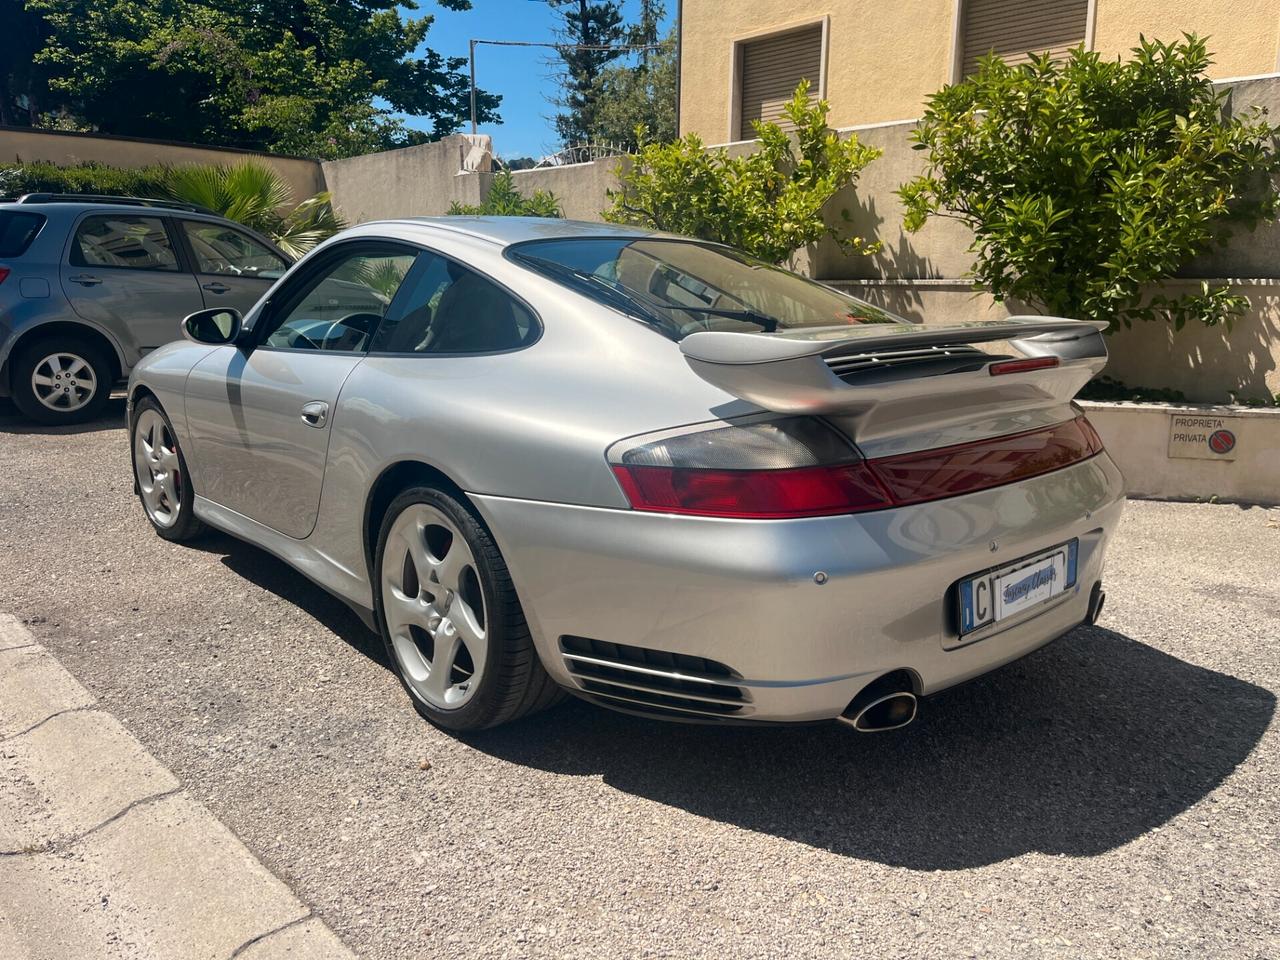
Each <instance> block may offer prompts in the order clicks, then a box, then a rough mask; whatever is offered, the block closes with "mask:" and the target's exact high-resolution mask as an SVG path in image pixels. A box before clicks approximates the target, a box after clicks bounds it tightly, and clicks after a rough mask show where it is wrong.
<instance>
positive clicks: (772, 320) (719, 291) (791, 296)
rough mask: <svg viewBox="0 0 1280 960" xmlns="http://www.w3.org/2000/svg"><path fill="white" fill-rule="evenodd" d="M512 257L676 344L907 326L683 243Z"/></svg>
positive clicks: (608, 241)
mask: <svg viewBox="0 0 1280 960" xmlns="http://www.w3.org/2000/svg"><path fill="white" fill-rule="evenodd" d="M510 256H511V257H512V259H514V260H516V261H517V262H519V263H522V264H524V265H526V266H528V267H530V268H532V269H534V270H537V271H538V272H540V273H543V274H545V275H546V276H549V277H551V278H552V279H554V280H558V281H559V282H561V283H564V284H565V285H566V286H570V287H573V288H574V289H576V290H578V291H579V292H581V293H585V294H587V295H588V296H591V297H594V298H595V299H597V300H600V301H601V302H602V303H606V304H608V305H609V306H611V307H615V308H617V309H620V310H622V311H623V312H626V313H631V314H632V315H634V316H636V317H637V318H638V319H640V320H643V321H644V322H645V323H648V324H649V325H650V326H652V327H654V328H655V329H657V330H659V331H660V332H661V333H663V334H665V335H666V336H669V337H670V338H671V339H673V340H680V339H682V338H684V337H686V336H688V335H689V334H691V333H696V332H698V331H701V330H730V331H736V332H748V333H751V332H760V333H776V332H781V331H785V330H793V329H797V328H804V327H832V326H847V325H849V324H862V323H905V322H906V321H904V320H902V318H900V317H896V316H894V315H893V314H891V313H887V312H886V311H884V310H881V309H880V308H879V307H875V306H872V305H871V304H869V303H866V302H864V301H862V300H858V299H857V298H855V297H850V296H846V295H845V294H842V293H837V292H836V291H835V290H832V289H831V288H829V287H824V286H823V285H821V284H819V283H814V282H813V281H812V280H806V279H805V278H804V277H801V276H799V275H798V274H794V273H792V272H790V271H789V270H783V269H782V268H780V267H775V266H772V265H771V264H768V263H765V262H763V261H761V260H756V259H754V258H752V257H748V256H747V255H745V254H742V253H738V252H737V251H736V250H733V249H731V248H729V247H722V246H719V245H713V244H708V243H699V242H696V241H686V240H661V239H659V240H655V239H648V238H641V239H636V238H631V237H582V238H580V239H571V240H533V241H530V242H528V243H522V244H518V245H516V246H514V247H512V249H511V252H510Z"/></svg>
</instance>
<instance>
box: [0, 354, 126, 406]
mask: <svg viewBox="0 0 1280 960" xmlns="http://www.w3.org/2000/svg"><path fill="white" fill-rule="evenodd" d="M11 369H12V371H13V372H12V377H11V380H10V383H11V384H12V387H13V400H14V402H15V403H16V404H17V405H18V408H19V409H20V410H22V412H23V413H25V414H26V415H27V416H28V417H30V418H31V419H33V420H38V421H39V422H41V423H48V424H61V423H81V422H83V421H85V420H91V419H93V418H94V417H96V416H98V415H99V413H101V411H102V408H103V407H104V406H105V405H106V402H107V400H108V399H109V398H110V396H111V386H112V378H113V376H114V373H115V371H114V369H113V368H112V366H111V362H110V361H109V359H108V358H107V356H106V354H105V353H103V351H102V349H100V347H99V346H98V345H97V344H95V343H92V342H90V341H89V340H88V339H86V338H84V337H76V336H73V335H70V334H58V335H54V336H49V337H43V338H41V339H40V340H37V341H36V342H35V343H31V344H27V345H25V346H23V347H22V348H21V349H19V350H18V351H17V353H16V355H15V357H14V360H13V365H12V368H11Z"/></svg>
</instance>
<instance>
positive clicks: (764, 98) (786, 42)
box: [738, 24, 822, 140]
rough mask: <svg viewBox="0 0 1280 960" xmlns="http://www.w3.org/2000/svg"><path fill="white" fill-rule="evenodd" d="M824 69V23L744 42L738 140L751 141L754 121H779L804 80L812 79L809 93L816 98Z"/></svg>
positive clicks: (753, 136)
mask: <svg viewBox="0 0 1280 960" xmlns="http://www.w3.org/2000/svg"><path fill="white" fill-rule="evenodd" d="M821 70H822V25H821V24H814V25H813V26H812V27H805V28H804V29H802V30H793V31H791V32H790V33H783V34H779V35H777V36H772V37H763V38H762V39H760V40H751V41H749V42H747V43H744V44H742V74H741V77H742V84H741V90H742V100H741V103H740V105H739V106H740V112H739V114H738V115H739V117H740V118H741V119H740V121H739V124H738V139H740V140H752V139H754V138H755V135H756V134H755V130H753V129H752V127H751V121H752V120H766V121H769V120H771V121H774V122H775V123H780V124H781V126H782V127H783V128H784V129H785V128H787V127H788V126H789V125H788V124H787V123H785V122H783V121H782V108H783V107H785V106H786V105H787V101H789V100H790V99H791V97H792V95H793V94H794V93H795V92H796V87H797V86H799V84H800V81H801V80H808V81H809V95H810V96H811V97H816V96H817V94H818V90H819V87H820V84H819V82H818V81H819V73H820V72H821Z"/></svg>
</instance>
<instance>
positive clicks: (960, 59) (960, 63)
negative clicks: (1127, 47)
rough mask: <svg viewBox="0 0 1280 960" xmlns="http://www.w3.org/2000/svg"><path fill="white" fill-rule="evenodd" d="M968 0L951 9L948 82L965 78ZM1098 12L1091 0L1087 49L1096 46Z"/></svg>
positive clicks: (1086, 23) (1086, 28)
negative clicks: (965, 19)
mask: <svg viewBox="0 0 1280 960" xmlns="http://www.w3.org/2000/svg"><path fill="white" fill-rule="evenodd" d="M968 2H969V0H955V5H954V7H953V8H952V11H951V69H950V70H948V71H947V75H948V76H949V77H950V78H951V79H950V80H949V81H948V82H949V83H951V84H957V83H960V82H961V81H962V80H964V13H965V9H964V8H965V4H967V3H968ZM1097 14H1098V0H1089V6H1088V9H1087V11H1086V13H1085V21H1084V48H1085V50H1086V51H1092V50H1093V48H1094V43H1093V40H1094V27H1095V25H1096V24H1097V20H1098V17H1097Z"/></svg>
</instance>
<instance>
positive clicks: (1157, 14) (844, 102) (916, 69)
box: [680, 0, 1280, 144]
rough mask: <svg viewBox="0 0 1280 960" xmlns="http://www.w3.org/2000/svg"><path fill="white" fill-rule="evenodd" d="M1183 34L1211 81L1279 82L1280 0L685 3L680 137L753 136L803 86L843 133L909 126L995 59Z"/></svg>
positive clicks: (1111, 52) (723, 139)
mask: <svg viewBox="0 0 1280 960" xmlns="http://www.w3.org/2000/svg"><path fill="white" fill-rule="evenodd" d="M1183 32H1187V33H1198V34H1200V35H1202V36H1206V37H1208V38H1209V46H1210V49H1211V50H1212V51H1213V53H1214V59H1215V64H1214V66H1213V67H1212V68H1211V70H1210V76H1212V77H1213V78H1214V79H1228V78H1236V77H1248V76H1256V75H1260V74H1269V73H1274V72H1275V71H1276V70H1277V66H1278V63H1277V57H1278V55H1280V0H899V2H896V3H883V2H880V3H876V2H872V0H798V2H797V0H682V3H681V10H680V132H681V133H682V134H684V133H697V134H698V135H699V136H701V137H702V139H703V141H704V142H706V143H709V144H719V143H729V142H734V141H739V140H750V139H752V136H753V135H752V130H751V120H753V119H760V118H764V119H774V118H776V117H777V116H778V115H779V113H780V111H781V108H782V105H783V104H784V103H785V102H786V101H787V100H788V99H789V98H790V96H791V93H792V91H793V90H794V89H795V87H796V85H797V84H798V83H799V81H800V80H801V79H802V78H805V79H808V80H809V81H810V84H811V87H812V88H813V89H814V90H816V91H817V92H818V93H819V94H820V95H821V96H823V97H825V98H826V99H828V100H829V101H830V103H831V115H830V122H831V125H832V126H834V127H838V128H843V127H852V126H858V125H862V124H876V123H885V122H891V121H895V120H908V119H913V118H915V117H918V116H919V115H920V111H921V105H922V103H923V101H924V99H925V97H926V96H928V95H929V94H930V93H932V92H933V91H935V90H937V89H938V88H939V87H941V86H943V85H944V84H946V83H950V82H953V81H955V80H957V79H960V78H961V77H963V76H964V75H965V73H966V72H967V71H969V70H971V69H972V68H973V65H974V63H975V61H976V60H977V58H978V57H979V56H982V55H983V54H985V53H987V52H989V51H993V50H994V51H995V52H996V53H999V54H1000V55H1002V56H1004V57H1005V58H1006V59H1020V58H1022V57H1023V56H1025V54H1026V52H1027V51H1029V50H1030V51H1036V52H1039V51H1044V50H1049V51H1053V52H1057V53H1061V52H1062V51H1065V50H1067V49H1069V48H1071V47H1073V46H1077V45H1079V44H1082V43H1083V44H1084V45H1085V46H1086V47H1087V48H1088V49H1091V50H1096V51H1098V52H1099V53H1101V54H1103V55H1104V56H1108V57H1114V56H1117V55H1122V54H1125V53H1127V51H1128V50H1129V49H1130V48H1131V47H1133V46H1134V45H1135V44H1136V43H1137V42H1138V37H1139V35H1145V36H1147V37H1151V38H1157V39H1162V40H1169V39H1177V38H1178V37H1180V36H1181V35H1182V33H1183Z"/></svg>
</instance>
